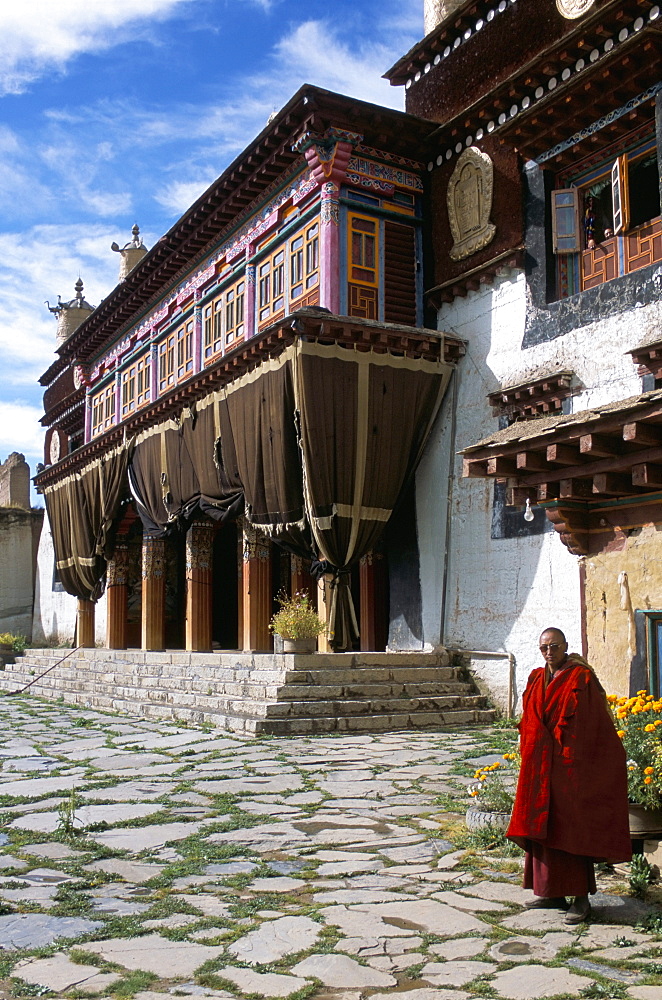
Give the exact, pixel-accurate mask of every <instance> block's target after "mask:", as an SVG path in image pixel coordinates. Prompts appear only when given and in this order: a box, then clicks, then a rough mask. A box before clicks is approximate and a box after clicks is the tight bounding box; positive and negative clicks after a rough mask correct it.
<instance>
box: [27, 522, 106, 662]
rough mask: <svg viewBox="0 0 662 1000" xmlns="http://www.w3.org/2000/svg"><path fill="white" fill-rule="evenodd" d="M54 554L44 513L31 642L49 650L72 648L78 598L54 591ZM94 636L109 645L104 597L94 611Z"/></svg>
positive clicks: (98, 641) (102, 643) (48, 525)
mask: <svg viewBox="0 0 662 1000" xmlns="http://www.w3.org/2000/svg"><path fill="white" fill-rule="evenodd" d="M54 565H55V551H54V549H53V536H52V534H51V526H50V523H49V521H48V514H47V513H45V512H44V525H43V529H42V532H41V538H40V540H39V552H38V555H37V579H36V582H35V595H34V619H33V623H32V642H33V645H35V646H39V645H40V644H41V643H44V644H45V645H49V646H68V645H72V644H73V641H74V635H75V632H76V606H77V602H76V598H75V597H72V596H71V594H67V593H66V591H64V590H61V589H59V588H58V589H57V590H54V589H53V567H54ZM95 635H96V643H97V645H98V646H99V645H102V646H104V645H105V642H106V595H105V594H104V595H103V596H102V597H101V599H100V600H99V601H98V602H97V604H96V607H95Z"/></svg>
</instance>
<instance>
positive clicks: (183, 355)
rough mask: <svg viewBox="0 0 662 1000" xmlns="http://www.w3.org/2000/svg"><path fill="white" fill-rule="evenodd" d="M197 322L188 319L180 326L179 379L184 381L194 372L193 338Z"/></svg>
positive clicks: (178, 335)
mask: <svg viewBox="0 0 662 1000" xmlns="http://www.w3.org/2000/svg"><path fill="white" fill-rule="evenodd" d="M194 332H195V322H194V320H193V317H191V318H189V319H187V320H186V321H185V322H184V323H182V325H181V326H180V327H179V328H178V330H177V332H176V338H177V381H178V382H182V381H184V379H187V378H190V376H191V375H192V374H193V340H194V336H193V335H194Z"/></svg>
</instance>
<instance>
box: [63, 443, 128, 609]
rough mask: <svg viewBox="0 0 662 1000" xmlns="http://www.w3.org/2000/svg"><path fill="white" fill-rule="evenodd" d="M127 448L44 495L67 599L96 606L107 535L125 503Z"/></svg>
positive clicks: (108, 546)
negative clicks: (92, 602)
mask: <svg viewBox="0 0 662 1000" xmlns="http://www.w3.org/2000/svg"><path fill="white" fill-rule="evenodd" d="M131 449H132V444H131V442H129V443H127V444H123V445H120V446H118V447H117V448H114V449H113V450H112V451H110V452H109V453H108V454H107V455H104V457H103V458H99V459H96V460H95V461H94V462H91V463H90V465H88V466H86V467H85V468H84V469H81V471H80V472H75V473H73V474H72V475H70V476H67V477H66V478H65V479H62V480H61V481H60V482H59V483H57V484H56V485H55V486H48V487H47V488H46V489H45V490H44V500H45V503H46V511H47V513H48V519H49V522H50V525H51V532H52V535H53V546H54V548H55V565H56V568H57V570H58V573H59V575H60V580H61V581H62V585H63V587H64V589H65V590H66V591H67V593H69V594H72V595H73V596H74V597H78V598H81V599H82V600H87V601H90V600H92V601H95V600H97V599H98V597H99V596H100V594H101V593H102V592H103V577H104V573H105V571H106V559H107V558H108V557H109V556H110V555H111V551H110V549H111V545H110V533H111V529H112V525H113V521H114V520H115V518H116V517H117V515H118V513H119V509H120V505H121V503H122V501H123V500H125V499H127V498H128V497H127V479H126V473H127V464H128V461H129V457H130V454H131Z"/></svg>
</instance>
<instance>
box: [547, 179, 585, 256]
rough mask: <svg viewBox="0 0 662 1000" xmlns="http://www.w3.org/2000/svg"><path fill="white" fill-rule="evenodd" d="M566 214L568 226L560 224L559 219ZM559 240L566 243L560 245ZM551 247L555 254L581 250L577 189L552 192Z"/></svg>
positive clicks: (558, 189)
mask: <svg viewBox="0 0 662 1000" xmlns="http://www.w3.org/2000/svg"><path fill="white" fill-rule="evenodd" d="M568 209H570V212H569V213H568ZM568 214H569V215H570V216H571V219H570V220H569V221H570V222H571V225H570V226H567V225H563V224H562V223H560V219H561V218H562V217H563V218H565V217H566V216H567V215H568ZM561 240H565V241H567V242H566V243H564V244H563V245H561ZM552 247H553V250H554V253H555V254H566V253H579V252H580V251H581V250H582V249H583V247H582V235H581V224H580V219H579V188H577V187H568V188H557V189H556V190H554V191H552Z"/></svg>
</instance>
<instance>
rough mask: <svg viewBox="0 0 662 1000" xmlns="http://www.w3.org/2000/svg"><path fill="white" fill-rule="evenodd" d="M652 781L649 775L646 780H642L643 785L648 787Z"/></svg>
mask: <svg viewBox="0 0 662 1000" xmlns="http://www.w3.org/2000/svg"><path fill="white" fill-rule="evenodd" d="M652 781H653V779H652V778H651V777H650V775H649V776H648V778H644V785H650V784H651V782H652Z"/></svg>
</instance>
